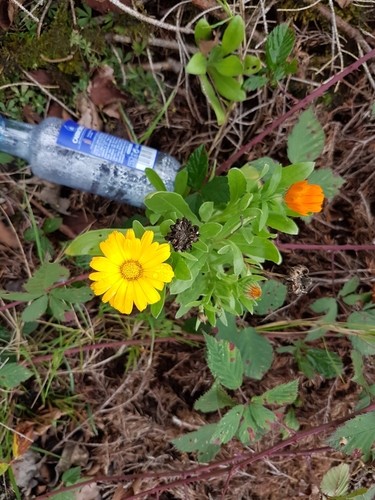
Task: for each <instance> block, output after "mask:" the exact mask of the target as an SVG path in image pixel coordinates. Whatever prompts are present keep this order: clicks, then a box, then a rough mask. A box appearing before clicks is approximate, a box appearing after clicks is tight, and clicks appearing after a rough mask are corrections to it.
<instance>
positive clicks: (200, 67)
mask: <svg viewBox="0 0 375 500" xmlns="http://www.w3.org/2000/svg"><path fill="white" fill-rule="evenodd" d="M185 70H186V73H190V74H191V75H204V74H205V73H206V71H207V59H206V57H205V56H204V55H203V54H202V52H196V53H195V54H194V55H193V56H192V58H191V59H190V61H189V62H188V63H187V65H186V68H185Z"/></svg>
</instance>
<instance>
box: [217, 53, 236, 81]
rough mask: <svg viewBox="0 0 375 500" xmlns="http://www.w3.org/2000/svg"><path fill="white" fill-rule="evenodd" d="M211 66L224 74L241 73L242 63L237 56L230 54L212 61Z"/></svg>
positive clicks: (234, 74) (233, 74)
mask: <svg viewBox="0 0 375 500" xmlns="http://www.w3.org/2000/svg"><path fill="white" fill-rule="evenodd" d="M213 67H214V68H215V69H216V70H217V71H218V72H219V73H220V74H221V75H224V76H239V75H242V72H243V65H242V62H241V59H240V58H239V57H238V56H235V55H230V56H227V57H224V58H223V59H219V60H218V61H215V62H214V63H213Z"/></svg>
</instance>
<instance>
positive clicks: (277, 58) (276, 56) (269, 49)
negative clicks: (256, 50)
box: [265, 23, 295, 69]
mask: <svg viewBox="0 0 375 500" xmlns="http://www.w3.org/2000/svg"><path fill="white" fill-rule="evenodd" d="M294 38H295V37H294V32H293V30H292V29H291V28H289V26H288V25H287V24H285V23H283V24H280V25H279V26H276V28H274V29H273V30H272V31H271V33H270V34H269V35H268V37H267V40H266V47H265V49H266V62H267V67H268V68H269V69H275V68H277V66H280V65H282V64H283V63H285V62H286V59H287V58H288V56H289V55H290V53H291V52H292V49H293V45H294Z"/></svg>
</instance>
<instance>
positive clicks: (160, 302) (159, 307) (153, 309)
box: [150, 287, 166, 319]
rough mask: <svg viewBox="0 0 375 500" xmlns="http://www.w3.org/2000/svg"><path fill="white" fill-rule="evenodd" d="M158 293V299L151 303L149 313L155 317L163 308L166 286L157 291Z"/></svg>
mask: <svg viewBox="0 0 375 500" xmlns="http://www.w3.org/2000/svg"><path fill="white" fill-rule="evenodd" d="M159 294H160V300H158V302H155V304H151V307H150V310H151V314H152V316H153V317H154V318H156V319H157V318H158V317H159V316H160V314H161V312H162V311H163V309H164V303H165V296H166V287H164V288H163V290H161V291H159Z"/></svg>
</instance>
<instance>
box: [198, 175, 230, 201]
mask: <svg viewBox="0 0 375 500" xmlns="http://www.w3.org/2000/svg"><path fill="white" fill-rule="evenodd" d="M201 193H202V196H203V199H204V201H213V202H214V204H215V205H216V206H222V205H225V204H226V203H228V200H229V187H228V179H227V177H226V176H225V177H222V176H218V177H214V178H213V179H212V180H211V181H210V182H208V183H207V184H206V185H205V186H203V188H202V191H201Z"/></svg>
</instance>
